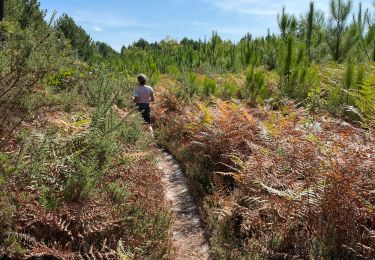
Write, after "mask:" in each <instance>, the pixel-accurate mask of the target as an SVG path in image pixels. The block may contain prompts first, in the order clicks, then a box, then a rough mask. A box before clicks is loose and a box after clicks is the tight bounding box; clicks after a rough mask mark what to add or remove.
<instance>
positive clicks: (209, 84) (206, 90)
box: [201, 77, 217, 98]
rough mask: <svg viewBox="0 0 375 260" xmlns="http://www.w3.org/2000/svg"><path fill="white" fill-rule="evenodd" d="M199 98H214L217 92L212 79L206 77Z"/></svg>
mask: <svg viewBox="0 0 375 260" xmlns="http://www.w3.org/2000/svg"><path fill="white" fill-rule="evenodd" d="M201 91H202V92H201V96H202V97H204V98H208V97H210V96H214V95H215V94H216V91H217V86H216V82H215V80H213V79H210V78H208V77H206V78H205V79H204V80H203V85H202V90H201Z"/></svg>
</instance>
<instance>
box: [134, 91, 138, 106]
mask: <svg viewBox="0 0 375 260" xmlns="http://www.w3.org/2000/svg"><path fill="white" fill-rule="evenodd" d="M133 101H134V103H139V95H138V92H137V89H136V90H134V92H133Z"/></svg>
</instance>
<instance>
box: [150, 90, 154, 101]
mask: <svg viewBox="0 0 375 260" xmlns="http://www.w3.org/2000/svg"><path fill="white" fill-rule="evenodd" d="M154 101H155V98H154V92H153V91H152V92H151V96H150V102H154Z"/></svg>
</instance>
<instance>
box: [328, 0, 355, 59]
mask: <svg viewBox="0 0 375 260" xmlns="http://www.w3.org/2000/svg"><path fill="white" fill-rule="evenodd" d="M351 9H352V1H351V0H348V1H345V0H331V2H330V15H331V17H330V21H329V24H328V27H327V43H328V46H329V48H330V50H331V54H332V57H333V59H334V61H337V62H341V61H343V60H345V56H346V54H347V53H348V52H349V51H350V49H351V48H352V47H353V45H354V44H355V43H356V41H357V39H358V33H357V30H356V28H355V27H351V28H349V27H348V26H347V25H346V20H347V19H348V17H349V14H350V11H351Z"/></svg>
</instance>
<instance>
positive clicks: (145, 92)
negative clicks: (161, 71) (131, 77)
mask: <svg viewBox="0 0 375 260" xmlns="http://www.w3.org/2000/svg"><path fill="white" fill-rule="evenodd" d="M137 79H138V87H137V88H136V89H135V90H134V93H133V100H134V102H135V103H136V105H137V107H138V111H139V112H141V115H142V117H143V120H144V121H145V122H146V123H147V124H148V125H149V127H151V109H150V102H154V101H155V99H154V90H153V89H152V87H150V86H147V85H146V83H147V77H146V76H145V75H144V74H139V75H138V77H137Z"/></svg>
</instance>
